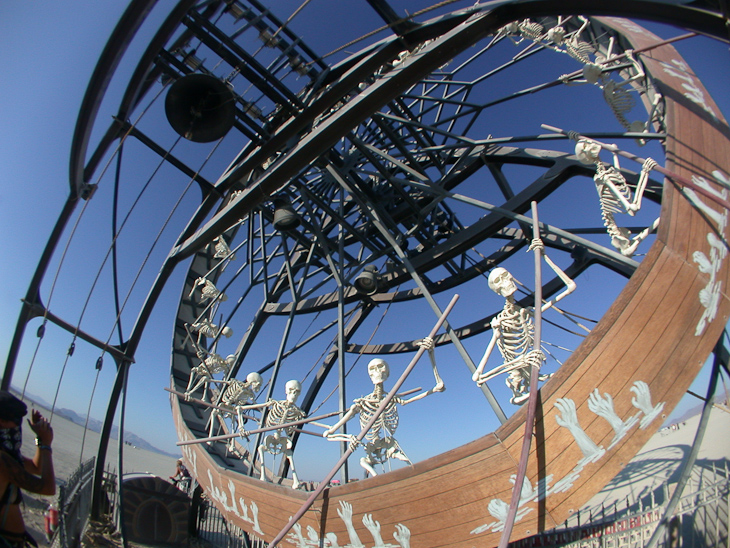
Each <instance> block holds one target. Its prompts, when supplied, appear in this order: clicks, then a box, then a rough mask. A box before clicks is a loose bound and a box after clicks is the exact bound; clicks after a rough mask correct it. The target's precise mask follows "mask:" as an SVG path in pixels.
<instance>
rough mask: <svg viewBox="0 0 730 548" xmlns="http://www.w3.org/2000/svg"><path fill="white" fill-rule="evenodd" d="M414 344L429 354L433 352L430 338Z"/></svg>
mask: <svg viewBox="0 0 730 548" xmlns="http://www.w3.org/2000/svg"><path fill="white" fill-rule="evenodd" d="M416 344H418V346H420V347H421V348H423V349H424V350H428V351H429V352H430V351H432V350H433V339H432V338H431V337H426V338H425V339H423V340H421V341H418V342H417V343H416Z"/></svg>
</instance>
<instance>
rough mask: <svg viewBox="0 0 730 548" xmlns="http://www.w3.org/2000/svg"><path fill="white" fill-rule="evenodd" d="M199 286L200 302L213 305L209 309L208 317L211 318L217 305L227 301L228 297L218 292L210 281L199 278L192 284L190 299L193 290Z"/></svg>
mask: <svg viewBox="0 0 730 548" xmlns="http://www.w3.org/2000/svg"><path fill="white" fill-rule="evenodd" d="M199 286H200V294H201V295H200V302H205V301H211V302H212V303H214V305H213V306H211V308H210V317H211V318H213V316H214V315H215V310H216V308H217V305H218V304H219V303H222V302H223V301H226V300H228V295H226V294H225V293H223V292H222V291H219V290H218V288H217V287H216V286H215V284H214V283H213V282H211V281H210V280H208V279H206V278H203V277H200V278H198V279H197V280H195V283H194V284H193V287H192V289H191V290H190V294H189V295H188V297H192V296H193V293H195V290H196V289H197V288H198V287H199Z"/></svg>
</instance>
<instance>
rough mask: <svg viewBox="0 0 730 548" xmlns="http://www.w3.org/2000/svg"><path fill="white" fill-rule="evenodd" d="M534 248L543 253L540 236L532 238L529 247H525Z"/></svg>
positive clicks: (530, 249) (529, 249) (532, 249)
mask: <svg viewBox="0 0 730 548" xmlns="http://www.w3.org/2000/svg"><path fill="white" fill-rule="evenodd" d="M535 249H539V250H540V255H544V254H545V244H543V243H542V239H541V238H533V239H532V242H530V247H529V248H528V249H527V251H534V250H535Z"/></svg>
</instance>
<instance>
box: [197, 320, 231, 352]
mask: <svg viewBox="0 0 730 548" xmlns="http://www.w3.org/2000/svg"><path fill="white" fill-rule="evenodd" d="M185 330H186V331H187V332H188V335H189V336H190V337H192V334H193V333H197V335H198V339H197V346H196V348H200V339H201V338H202V337H206V338H208V339H215V338H217V337H219V336H220V335H223V336H224V337H225V338H229V337H230V336H231V335H233V329H231V328H230V327H228V326H227V325H226V326H223V327H218V326H217V325H216V324H214V323H213V322H211V321H210V320H209V319H207V318H202V319H201V320H200V321H197V322H195V323H193V324H187V323H186V324H185Z"/></svg>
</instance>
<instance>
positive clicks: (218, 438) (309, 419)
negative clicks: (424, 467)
mask: <svg viewBox="0 0 730 548" xmlns="http://www.w3.org/2000/svg"><path fill="white" fill-rule="evenodd" d="M165 390H167V391H168V392H170V393H172V394H177V395H178V396H184V394H183V393H182V392H178V391H176V390H171V389H170V388H165ZM419 390H421V388H420V387H418V388H413V389H411V390H406V391H405V392H401V393H400V394H396V395H397V396H401V397H402V396H407V395H408V394H412V393H413V392H418V391H419ZM191 401H193V402H195V403H202V404H203V405H205V406H206V407H211V408H213V409H218V410H219V411H225V412H226V413H232V412H233V411H235V410H233V411H232V410H231V409H224V408H222V407H219V406H217V405H214V404H212V403H208V402H206V401H203V400H196V399H192V400H191ZM339 414H340V412H339V411H333V412H332V413H326V414H324V415H317V416H316V417H307V418H304V419H301V420H298V421H292V422H285V423H283V424H277V425H272V426H264V427H261V428H256V429H255V430H246V436H249V435H251V434H258V433H259V432H270V431H271V430H279V429H280V428H289V427H290V426H299V425H300V424H306V423H311V424H315V425H316V426H321V427H322V428H329V425H328V424H317V423H316V422H315V421H318V420H320V419H326V418H329V417H334V416H335V415H339ZM241 417H243V418H244V419H248V420H259V419H258V418H257V417H252V416H250V415H241ZM299 431H300V432H303V433H305V434H312V432H307V431H305V430H299ZM242 435H243V434H242V433H240V432H239V433H237V434H221V435H220V436H213V437H210V438H196V439H194V440H186V441H179V442H177V445H194V444H196V443H207V442H209V441H221V440H229V439H231V438H238V437H240V436H242ZM315 435H317V436H320V437H321V434H315Z"/></svg>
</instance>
